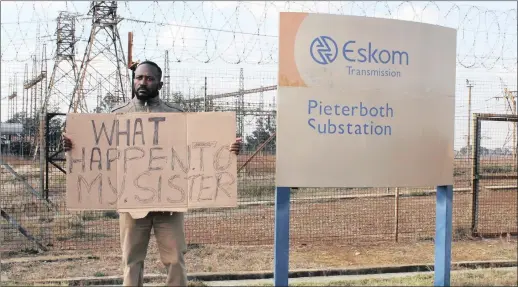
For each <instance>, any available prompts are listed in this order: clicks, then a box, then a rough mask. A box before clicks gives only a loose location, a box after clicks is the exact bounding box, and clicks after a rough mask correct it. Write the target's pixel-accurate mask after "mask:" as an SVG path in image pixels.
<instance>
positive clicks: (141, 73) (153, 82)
mask: <svg viewBox="0 0 518 287" xmlns="http://www.w3.org/2000/svg"><path fill="white" fill-rule="evenodd" d="M162 84H163V83H162V82H160V74H159V72H158V69H157V68H156V67H155V66H152V65H148V64H143V65H140V66H138V67H137V69H136V70H135V79H134V80H133V87H134V90H135V91H134V93H135V96H136V97H137V99H139V100H148V99H151V98H154V97H156V96H158V91H159V90H160V88H162Z"/></svg>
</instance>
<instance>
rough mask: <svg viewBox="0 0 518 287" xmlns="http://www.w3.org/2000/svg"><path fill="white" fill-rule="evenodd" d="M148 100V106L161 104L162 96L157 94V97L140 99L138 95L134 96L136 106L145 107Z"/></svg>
mask: <svg viewBox="0 0 518 287" xmlns="http://www.w3.org/2000/svg"><path fill="white" fill-rule="evenodd" d="M146 102H147V106H149V107H154V106H158V105H160V97H159V96H156V97H154V98H151V99H148V100H139V99H138V98H137V97H134V98H133V103H134V104H135V105H136V106H141V107H143V106H145V105H146Z"/></svg>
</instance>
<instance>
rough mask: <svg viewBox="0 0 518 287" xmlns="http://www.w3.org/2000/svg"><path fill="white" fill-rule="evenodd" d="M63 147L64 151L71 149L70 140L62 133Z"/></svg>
mask: <svg viewBox="0 0 518 287" xmlns="http://www.w3.org/2000/svg"><path fill="white" fill-rule="evenodd" d="M63 148H64V149H65V151H69V150H71V149H72V141H71V140H70V139H69V138H67V136H66V135H64V134H63Z"/></svg>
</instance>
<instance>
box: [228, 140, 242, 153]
mask: <svg viewBox="0 0 518 287" xmlns="http://www.w3.org/2000/svg"><path fill="white" fill-rule="evenodd" d="M240 149H241V138H236V141H235V142H234V143H233V144H232V145H231V146H230V151H231V152H233V153H235V154H236V155H238V154H239V150H240Z"/></svg>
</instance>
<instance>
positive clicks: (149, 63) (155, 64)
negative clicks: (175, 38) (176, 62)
mask: <svg viewBox="0 0 518 287" xmlns="http://www.w3.org/2000/svg"><path fill="white" fill-rule="evenodd" d="M143 64H148V65H151V66H154V67H155V68H157V70H158V78H159V79H162V69H160V67H159V66H158V65H157V63H155V62H153V61H148V60H145V61H144V62H142V63H140V64H138V65H137V67H138V66H140V65H143ZM136 69H137V68H135V70H136Z"/></svg>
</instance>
